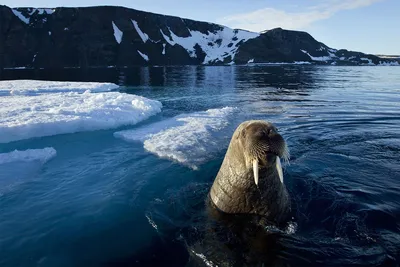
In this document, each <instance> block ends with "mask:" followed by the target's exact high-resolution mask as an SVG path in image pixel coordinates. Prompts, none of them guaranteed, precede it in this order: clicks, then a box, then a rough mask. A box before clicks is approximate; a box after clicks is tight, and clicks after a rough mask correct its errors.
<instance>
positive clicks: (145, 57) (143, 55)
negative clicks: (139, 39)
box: [137, 50, 149, 61]
mask: <svg viewBox="0 0 400 267" xmlns="http://www.w3.org/2000/svg"><path fill="white" fill-rule="evenodd" d="M137 52H138V53H139V55H141V56H142V58H143V59H144V60H146V61H149V56H148V55H146V54H144V53H142V52H140V51H139V50H137Z"/></svg>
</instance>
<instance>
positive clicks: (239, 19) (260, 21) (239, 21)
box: [217, 0, 384, 32]
mask: <svg viewBox="0 0 400 267" xmlns="http://www.w3.org/2000/svg"><path fill="white" fill-rule="evenodd" d="M380 1H384V0H323V1H320V2H322V3H321V4H319V5H317V6H311V7H308V8H306V9H305V11H302V12H286V11H284V10H279V9H275V8H263V9H259V10H256V11H253V12H250V13H243V14H236V15H232V16H227V17H223V18H221V19H218V20H217V22H218V23H220V24H224V25H228V26H230V27H232V28H239V29H246V30H250V31H257V32H259V31H263V30H267V29H272V28H277V27H281V28H285V29H292V30H301V29H305V28H307V27H308V26H310V25H311V24H312V23H314V22H317V21H319V20H324V19H328V18H330V17H332V16H333V15H334V14H335V13H337V12H339V11H342V10H350V9H356V8H360V7H365V6H369V5H372V4H374V3H376V2H380Z"/></svg>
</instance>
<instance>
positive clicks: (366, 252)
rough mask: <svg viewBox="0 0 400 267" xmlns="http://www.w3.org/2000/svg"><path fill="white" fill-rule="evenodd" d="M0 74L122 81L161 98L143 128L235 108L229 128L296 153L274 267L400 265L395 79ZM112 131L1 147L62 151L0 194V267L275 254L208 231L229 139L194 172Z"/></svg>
mask: <svg viewBox="0 0 400 267" xmlns="http://www.w3.org/2000/svg"><path fill="white" fill-rule="evenodd" d="M1 75H2V76H1V77H0V78H1V79H17V78H18V79H23V78H30V79H32V78H35V79H47V80H69V81H71V80H73V81H104V82H105V81H107V82H114V83H117V84H119V85H123V87H121V91H123V92H127V93H133V94H138V95H143V96H145V97H148V98H152V99H157V100H160V101H161V102H162V103H163V105H164V108H163V112H162V113H161V114H160V115H158V116H155V117H154V118H152V119H150V120H149V121H148V122H143V123H141V124H140V125H139V126H138V127H140V126H143V125H144V126H148V125H150V123H153V122H154V121H162V120H165V119H168V118H170V117H172V116H176V115H180V114H183V113H193V112H199V111H205V110H207V109H211V108H222V107H225V106H229V107H237V108H238V109H239V110H240V112H238V114H237V115H236V116H235V118H234V119H232V121H231V123H232V124H239V123H240V122H241V121H243V120H246V119H265V120H271V121H273V122H274V123H275V124H276V125H277V126H278V127H279V128H280V132H281V133H282V135H283V136H284V137H285V139H286V140H287V142H288V145H289V148H290V150H291V156H292V157H291V163H290V165H288V166H286V168H285V181H286V183H287V187H288V190H289V191H290V196H291V198H292V205H293V219H292V221H291V224H290V225H292V226H293V225H297V229H296V231H291V233H290V231H286V232H285V231H279V230H276V231H275V232H274V236H272V237H271V238H272V239H273V242H272V243H273V244H274V245H273V247H269V248H268V253H267V254H268V259H265V262H267V265H268V264H276V265H278V266H398V264H399V260H400V242H399V240H400V193H399V192H400V184H399V178H400V167H399V166H400V157H399V152H400V145H399V144H400V104H399V103H400V87H399V84H400V68H396V67H325V66H288V65H286V66H229V67H202V66H179V67H178V66H177V67H151V68H149V67H146V68H129V69H113V68H110V69H86V70H80V69H65V70H3V71H2V72H1ZM135 127H136V126H134V127H128V128H133V129H135ZM124 129H125V128H124ZM115 131H117V130H109V131H97V132H91V133H90V132H89V133H78V134H70V135H62V136H53V137H46V138H40V139H36V140H25V141H20V142H15V143H12V144H3V145H1V146H0V149H1V150H2V151H9V150H12V149H26V148H34V147H39V148H40V147H48V146H53V147H55V148H56V149H57V157H56V158H55V159H54V160H52V161H50V162H49V163H47V164H46V165H45V166H44V167H43V168H42V169H37V168H30V169H31V170H32V172H31V173H30V175H28V176H26V174H25V177H27V178H25V180H24V179H23V176H24V174H23V171H22V170H21V171H18V175H19V178H18V179H17V181H16V183H15V184H14V185H15V186H13V187H10V188H8V189H7V190H3V191H1V192H3V193H0V211H1V214H2V216H3V217H2V220H1V221H0V265H1V266H207V264H208V265H209V266H210V265H211V264H214V265H218V266H228V265H229V264H231V265H233V262H235V261H236V263H237V265H239V266H240V265H243V264H248V265H250V266H254V265H256V264H258V263H259V262H258V263H255V262H254V261H252V260H254V257H253V256H252V255H253V254H252V253H254V249H257V248H263V247H264V245H266V243H265V242H266V241H265V239H264V236H263V235H260V238H256V239H255V243H252V246H251V247H252V248H253V249H248V248H246V247H245V245H243V244H241V243H240V242H236V239H235V237H237V235H233V236H232V235H231V234H232V232H230V231H227V232H223V231H219V232H218V231H217V232H214V233H213V234H214V235H213V234H210V232H209V231H208V230H210V229H213V228H212V227H211V226H210V224H211V222H210V220H209V218H207V212H206V208H205V199H206V196H207V193H208V190H209V188H210V186H211V184H212V182H213V179H214V177H215V175H216V173H217V171H218V169H219V166H220V164H221V161H222V159H223V156H224V150H225V149H226V147H227V141H223V142H221V143H220V144H218V145H219V146H220V147H221V149H220V153H218V154H217V155H216V156H215V157H214V158H212V159H211V160H210V161H208V162H207V163H205V164H203V165H202V166H200V169H199V170H197V171H195V170H192V169H190V168H187V167H185V166H182V165H180V164H177V163H174V162H171V161H170V160H167V159H160V158H157V157H156V156H154V155H153V154H150V153H148V152H146V151H145V150H144V149H143V144H141V143H139V142H138V143H126V142H124V141H122V140H119V139H115V138H114V137H113V133H114V132H115ZM232 131H233V130H232ZM224 134H226V133H224ZM1 168H2V167H1V166H0V170H1ZM8 173H12V172H10V171H8ZM13 173H17V172H15V171H14V172H13ZM0 175H1V173H0ZM8 181H9V180H8ZM3 183H5V182H4V181H3ZM1 184H2V183H1V182H0V185H1ZM0 190H2V189H0ZM246 230H248V229H246ZM293 232H294V233H293ZM245 234H248V235H251V232H245ZM230 238H231V239H230ZM268 238H269V237H268ZM232 244H233V245H232ZM238 244H239V245H238ZM267 247H268V246H267ZM83 251H85V252H84V253H83ZM226 255H228V256H229V257H227V256H226ZM259 266H261V265H259Z"/></svg>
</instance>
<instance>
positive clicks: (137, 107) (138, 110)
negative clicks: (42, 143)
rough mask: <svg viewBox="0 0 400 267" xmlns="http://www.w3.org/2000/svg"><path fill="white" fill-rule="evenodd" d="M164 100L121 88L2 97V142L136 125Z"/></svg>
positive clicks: (0, 98) (158, 107)
mask: <svg viewBox="0 0 400 267" xmlns="http://www.w3.org/2000/svg"><path fill="white" fill-rule="evenodd" d="M161 107H162V104H161V103H160V102H159V101H156V100H150V99H147V98H144V97H141V96H136V95H131V94H123V93H118V92H107V93H90V92H89V91H86V92H85V93H83V94H80V93H76V92H68V93H52V94H40V95H36V96H21V95H17V96H14V95H11V96H3V97H0V114H1V115H2V117H1V120H0V143H7V142H12V141H17V140H22V139H28V138H33V137H41V136H51V135H57V134H65V133H74V132H81V131H92V130H100V129H110V128H117V127H120V126H123V125H133V124H136V123H138V122H140V121H142V120H145V119H147V118H149V117H150V116H152V115H154V114H156V113H158V112H160V111H161Z"/></svg>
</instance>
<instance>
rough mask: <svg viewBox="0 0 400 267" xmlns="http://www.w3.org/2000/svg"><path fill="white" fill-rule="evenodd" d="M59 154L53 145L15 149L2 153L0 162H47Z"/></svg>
mask: <svg viewBox="0 0 400 267" xmlns="http://www.w3.org/2000/svg"><path fill="white" fill-rule="evenodd" d="M56 155H57V152H56V150H55V149H54V148H52V147H46V148H43V149H28V150H23V151H19V150H14V151H12V152H8V153H1V154H0V164H5V163H11V162H18V161H40V162H41V163H43V164H44V163H46V162H47V161H49V160H51V159H52V158H54V157H55V156H56Z"/></svg>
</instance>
